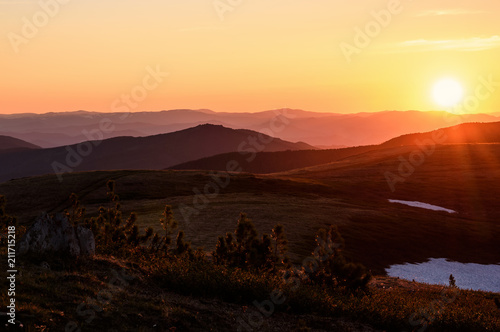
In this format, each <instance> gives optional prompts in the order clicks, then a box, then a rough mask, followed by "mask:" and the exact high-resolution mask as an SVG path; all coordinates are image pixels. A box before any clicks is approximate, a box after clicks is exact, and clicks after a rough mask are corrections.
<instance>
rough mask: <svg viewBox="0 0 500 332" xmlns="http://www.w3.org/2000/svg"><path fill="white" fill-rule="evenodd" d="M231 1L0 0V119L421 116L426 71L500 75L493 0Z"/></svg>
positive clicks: (427, 100)
mask: <svg viewBox="0 0 500 332" xmlns="http://www.w3.org/2000/svg"><path fill="white" fill-rule="evenodd" d="M232 3H237V1H233V2H232ZM239 3H240V4H239V5H228V2H227V1H225V0H220V1H217V0H215V1H212V0H210V1H200V0H191V1H186V2H182V3H175V4H173V3H167V2H166V1H160V0H152V1H149V2H148V3H147V5H146V4H144V3H139V2H137V1H120V2H118V1H116V0H110V1H106V2H105V3H100V2H95V1H86V2H81V1H70V0H64V1H63V0H35V1H28V0H26V1H2V2H0V8H1V9H2V10H1V13H0V18H1V21H0V22H1V23H0V33H1V34H2V35H3V36H4V38H3V39H2V40H1V42H0V45H1V49H2V52H0V62H1V63H2V64H3V67H2V79H1V80H0V82H1V85H0V89H1V91H2V95H1V97H0V114H10V113H47V112H64V111H77V110H86V111H97V112H113V111H118V110H120V109H124V106H125V105H126V106H127V107H128V108H129V109H130V110H132V111H160V110H169V109H210V110H213V111H217V112H259V111H264V110H270V109H280V108H293V109H303V110H307V111H314V112H334V113H357V112H375V111H384V110H401V111H404V110H421V111H432V110H446V109H443V107H442V106H439V105H438V104H437V103H436V100H435V98H433V95H432V87H433V85H434V84H435V83H436V82H438V81H439V80H440V79H443V78H446V77H453V78H455V79H456V81H457V82H459V83H460V86H461V88H462V89H463V97H464V98H465V99H464V100H466V98H467V97H468V96H475V95H476V91H477V89H478V86H481V85H483V86H484V82H483V83H482V81H481V79H482V80H483V81H484V80H488V79H489V80H490V85H489V86H488V87H491V86H494V87H495V88H498V86H497V85H498V83H496V82H500V67H499V66H498V55H499V54H500V52H499V51H500V34H499V32H498V31H499V28H500V23H499V22H498V20H497V18H496V15H495V14H496V13H498V12H499V10H500V3H476V2H474V1H471V0H468V1H462V2H460V4H457V3H456V1H449V0H446V1H441V2H440V3H439V4H436V3H435V2H433V1H430V0H421V1H413V2H412V1H397V0H387V1H374V0H364V1H358V2H357V3H355V4H354V3H352V4H347V3H342V2H340V1H339V0H335V1H326V0H322V1H317V2H314V3H310V2H306V1H295V2H293V3H286V4H285V3H283V2H272V3H269V2H264V1H254V2H246V1H241V2H239ZM167 73H168V75H167ZM499 90H500V89H499ZM486 92H489V96H488V98H484V99H481V100H480V101H481V103H480V104H479V107H477V109H474V112H477V113H492V112H500V92H496V91H493V92H491V91H490V90H488V89H487V88H483V90H482V93H483V95H484V94H485V93H486ZM127 95H129V96H130V95H135V97H133V98H130V97H129V98H127V97H126V96H127ZM471 109H472V108H471Z"/></svg>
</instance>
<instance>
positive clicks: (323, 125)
mask: <svg viewBox="0 0 500 332" xmlns="http://www.w3.org/2000/svg"><path fill="white" fill-rule="evenodd" d="M279 114H284V115H285V116H286V117H287V123H286V125H285V126H284V127H283V128H282V130H280V131H279V132H276V133H275V135H276V137H279V138H281V139H283V140H287V141H291V142H297V141H302V142H306V143H308V144H311V145H314V146H330V147H331V146H337V147H338V146H359V145H370V144H380V143H382V142H385V141H387V140H389V139H391V138H393V137H396V136H399V135H403V134H407V133H415V132H426V131H430V130H434V129H437V128H442V127H447V126H450V125H451V124H459V123H463V122H494V121H498V120H499V118H498V117H496V116H493V115H489V114H474V115H467V116H460V115H455V114H452V113H447V112H420V111H404V112H401V111H384V112H375V113H356V114H341V113H315V112H308V111H303V110H296V109H282V110H274V111H264V112H256V113H225V112H213V111H210V110H170V111H161V112H137V113H97V112H86V111H78V112H66V113H47V114H14V115H0V134H4V135H8V136H12V137H16V138H19V139H22V140H25V141H28V142H31V143H34V144H37V145H40V146H42V147H56V146H61V145H68V144H76V143H79V142H83V141H87V140H89V139H92V138H91V137H89V135H85V134H84V133H85V132H92V131H94V130H97V129H99V128H100V122H101V121H109V123H110V124H112V126H113V130H111V131H109V132H103V133H102V134H103V137H102V138H104V139H106V138H112V137H118V136H151V135H157V134H162V133H168V132H174V131H179V130H183V129H187V128H191V127H194V126H197V125H199V124H204V123H210V124H218V125H223V126H225V127H228V128H233V129H250V130H255V131H259V132H260V131H263V130H264V132H265V130H266V129H269V128H270V125H271V122H272V121H273V119H275V118H276V117H277V116H279Z"/></svg>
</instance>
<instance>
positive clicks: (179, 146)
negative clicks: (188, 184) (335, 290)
mask: <svg viewBox="0 0 500 332" xmlns="http://www.w3.org/2000/svg"><path fill="white" fill-rule="evenodd" d="M302 149H314V147H312V146H310V145H308V144H306V143H301V142H299V143H291V142H287V141H283V140H281V139H278V138H273V137H270V136H267V135H264V134H260V133H257V132H254V131H251V130H234V129H230V128H226V127H223V126H216V125H210V124H206V125H199V126H197V127H193V128H189V129H185V130H181V131H177V132H173V133H168V134H160V135H154V136H147V137H127V136H123V137H115V138H110V139H105V140H102V141H87V142H84V143H80V144H75V145H70V146H62V147H56V148H50V149H37V150H23V151H15V152H10V153H5V154H3V155H2V163H0V181H5V180H9V179H12V178H18V177H25V176H33V175H42V174H50V173H64V172H70V171H90V170H114V169H163V168H165V167H168V166H171V165H175V164H178V163H182V162H186V161H189V160H193V159H199V158H203V157H208V156H211V155H216V154H220V153H225V152H232V151H241V153H242V154H243V155H245V156H246V157H251V156H253V155H254V154H256V153H257V152H258V151H285V150H302Z"/></svg>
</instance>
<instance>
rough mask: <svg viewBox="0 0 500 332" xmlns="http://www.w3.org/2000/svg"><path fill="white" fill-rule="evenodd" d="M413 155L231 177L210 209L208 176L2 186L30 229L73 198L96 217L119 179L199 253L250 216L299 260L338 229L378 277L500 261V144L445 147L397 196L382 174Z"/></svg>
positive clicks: (141, 207)
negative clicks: (281, 233)
mask: <svg viewBox="0 0 500 332" xmlns="http://www.w3.org/2000/svg"><path fill="white" fill-rule="evenodd" d="M414 149H415V147H402V148H393V149H387V150H383V152H367V153H365V154H361V155H357V156H352V157H349V158H346V159H344V160H341V161H337V162H334V163H331V164H326V165H321V166H316V167H311V168H306V169H302V170H295V171H290V172H285V173H277V174H271V175H261V176H257V175H252V174H245V173H242V174H232V175H231V178H230V181H229V183H228V185H227V186H226V187H225V188H220V187H219V190H218V191H219V193H218V195H214V196H215V197H212V198H209V199H207V201H208V203H207V204H206V205H205V204H204V201H203V199H200V197H198V198H197V199H198V201H196V202H194V201H193V200H194V199H195V198H196V197H197V196H195V192H198V191H200V192H203V191H204V188H205V186H207V185H208V184H211V183H212V184H213V183H216V182H215V180H214V179H213V176H211V175H210V172H203V171H110V172H91V173H74V174H68V177H67V178H66V180H65V181H63V183H59V182H58V180H57V178H56V177H55V176H44V177H34V178H26V179H19V180H13V181H8V182H5V183H3V184H1V185H0V194H3V195H6V196H7V198H8V201H9V204H8V212H10V213H11V214H12V215H17V216H18V217H20V219H21V221H22V222H25V223H29V222H30V221H31V220H33V217H34V216H36V215H37V214H39V213H40V212H41V211H49V212H55V211H58V210H61V209H64V208H65V207H68V204H69V202H68V200H67V197H68V196H69V194H70V193H72V192H75V193H77V194H78V195H79V196H80V197H81V199H82V201H83V203H84V204H85V205H86V206H87V211H88V213H89V214H92V213H95V211H96V210H97V208H98V207H99V206H100V205H101V204H104V203H105V201H106V199H105V195H104V193H105V188H104V185H105V182H106V180H108V179H115V180H116V183H117V192H118V193H119V195H120V197H121V199H122V201H123V206H124V208H125V209H126V210H125V212H126V213H128V212H132V211H136V212H137V213H138V217H139V223H140V225H141V226H152V227H153V228H155V229H157V230H159V229H160V225H159V222H158V219H159V217H158V216H160V215H161V212H162V210H163V207H164V205H165V204H170V205H172V206H173V208H174V213H175V216H176V218H177V219H178V220H179V223H180V225H181V227H182V228H184V229H185V230H186V237H187V238H188V239H190V240H192V242H193V244H194V245H195V247H197V246H202V247H204V248H213V247H214V246H215V242H216V237H217V236H218V235H221V234H224V233H226V232H228V231H231V230H232V229H234V226H235V223H236V219H237V217H238V214H239V213H240V212H246V213H247V214H248V216H249V217H250V218H251V219H253V221H254V222H255V224H256V226H257V228H258V230H259V231H261V232H269V231H270V230H271V228H272V227H273V226H274V225H275V224H277V223H282V224H283V225H284V226H285V230H286V233H287V235H288V237H289V239H290V243H291V244H290V250H291V252H292V258H293V259H295V260H296V261H299V260H300V259H301V258H302V257H305V256H306V255H308V254H309V253H310V250H311V249H310V248H311V246H312V244H313V242H314V240H313V237H314V234H315V232H316V231H317V229H319V228H321V227H325V226H328V225H330V224H336V225H339V228H340V230H341V233H342V234H343V236H344V238H345V239H346V244H347V248H346V252H347V254H348V255H350V256H351V257H352V258H354V259H355V260H358V261H361V262H363V263H364V264H365V265H367V266H368V267H369V268H371V269H373V270H374V271H375V272H377V273H383V269H384V268H385V267H387V266H389V265H391V264H396V263H403V262H408V261H425V260H426V259H427V258H429V257H446V258H450V259H454V260H457V261H462V262H478V263H498V262H500V252H499V251H497V250H492V248H496V247H497V245H496V241H497V240H496V239H497V238H498V237H499V236H500V225H499V223H498V220H500V212H499V210H498V209H497V208H496V207H497V206H499V201H498V197H500V189H499V188H498V186H497V185H496V184H497V183H498V181H499V180H500V165H499V163H500V158H499V156H500V145H448V146H439V147H437V148H436V151H435V152H434V154H432V155H431V156H430V157H428V158H427V159H426V160H425V162H424V163H423V164H422V165H421V166H419V167H417V169H416V170H415V171H414V173H413V174H412V175H411V176H409V177H407V178H405V181H404V182H400V183H397V184H396V185H395V189H396V191H395V192H392V191H391V190H390V187H389V185H388V184H387V181H386V178H385V176H384V174H385V173H386V172H393V173H395V174H398V167H399V165H400V161H399V160H398V157H400V156H403V157H405V158H408V155H409V154H410V153H411V152H412V151H413V150H414ZM450 165H452V166H451V167H450ZM220 181H222V182H225V181H226V178H225V177H222V178H221V179H220ZM210 190H213V189H210ZM388 199H403V200H416V201H422V202H425V203H430V204H435V205H439V206H442V207H445V208H449V209H453V210H455V211H457V212H458V213H456V214H449V213H446V212H436V211H430V210H424V209H419V208H414V207H409V206H405V205H400V204H391V203H389V202H388ZM194 203H196V204H198V206H200V205H201V208H198V209H197V213H184V214H183V212H182V211H181V210H182V208H183V207H184V211H186V209H185V208H186V207H187V208H189V209H192V208H193V207H194V206H195V205H194ZM26 206H30V208H29V209H26ZM188 211H189V210H188ZM189 214H190V216H189V218H185V217H184V216H185V215H189Z"/></svg>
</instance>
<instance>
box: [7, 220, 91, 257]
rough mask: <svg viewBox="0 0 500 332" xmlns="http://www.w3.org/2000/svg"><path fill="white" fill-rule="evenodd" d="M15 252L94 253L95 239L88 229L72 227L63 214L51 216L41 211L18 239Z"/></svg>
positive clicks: (74, 254)
mask: <svg viewBox="0 0 500 332" xmlns="http://www.w3.org/2000/svg"><path fill="white" fill-rule="evenodd" d="M17 252H18V253H19V254H20V255H22V254H25V253H28V252H36V253H46V252H51V253H55V252H56V253H69V254H70V255H71V256H80V255H94V254H95V239H94V234H93V233H92V231H91V230H90V229H86V228H84V227H82V226H77V227H74V226H73V225H71V224H70V222H69V221H68V218H67V217H66V216H65V215H64V214H61V213H59V214H56V215H55V216H54V217H51V216H49V215H48V214H47V213H43V214H42V215H41V216H40V217H38V218H37V220H36V221H35V223H34V224H33V225H32V226H31V227H30V228H29V229H28V231H27V232H26V234H25V235H24V236H23V237H22V239H21V240H20V241H19V244H18V249H17Z"/></svg>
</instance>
